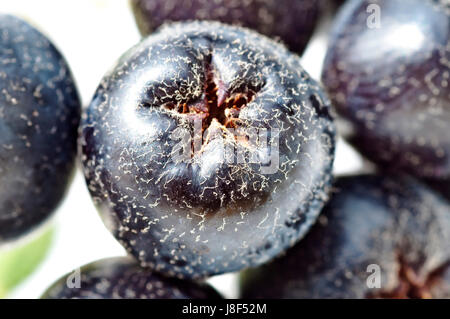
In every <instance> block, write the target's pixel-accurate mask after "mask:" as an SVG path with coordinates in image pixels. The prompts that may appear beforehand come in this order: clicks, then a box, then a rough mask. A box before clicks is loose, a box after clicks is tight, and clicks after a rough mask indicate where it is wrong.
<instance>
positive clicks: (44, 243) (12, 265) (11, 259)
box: [0, 227, 54, 299]
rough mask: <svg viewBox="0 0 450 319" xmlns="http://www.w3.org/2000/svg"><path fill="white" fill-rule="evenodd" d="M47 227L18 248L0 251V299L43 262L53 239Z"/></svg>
mask: <svg viewBox="0 0 450 319" xmlns="http://www.w3.org/2000/svg"><path fill="white" fill-rule="evenodd" d="M53 233H54V231H53V228H52V227H49V229H48V230H45V231H44V232H43V233H42V234H40V235H39V236H38V237H37V238H34V239H32V240H31V241H27V242H26V243H24V244H21V245H20V246H18V247H14V248H11V249H9V250H6V251H0V299H1V298H4V297H5V296H6V295H7V293H8V292H10V291H11V289H13V288H14V287H16V286H17V285H18V284H20V283H21V282H22V281H23V280H24V279H26V278H27V277H28V276H29V275H30V274H32V273H33V271H34V270H35V269H36V268H37V266H39V264H40V263H41V262H42V261H43V260H44V258H45V256H46V254H47V252H48V250H49V248H50V245H51V243H52V239H53Z"/></svg>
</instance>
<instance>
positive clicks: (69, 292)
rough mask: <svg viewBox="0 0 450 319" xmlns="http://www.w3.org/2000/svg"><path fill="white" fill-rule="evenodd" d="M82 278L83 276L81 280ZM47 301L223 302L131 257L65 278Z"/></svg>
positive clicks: (92, 266) (86, 268)
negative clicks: (145, 266)
mask: <svg viewBox="0 0 450 319" xmlns="http://www.w3.org/2000/svg"><path fill="white" fill-rule="evenodd" d="M77 276H79V277H77ZM42 298H43V299H220V298H221V296H220V295H219V294H218V293H217V292H216V291H215V290H214V289H213V288H212V287H210V286H208V285H206V284H197V283H193V282H189V281H181V280H179V279H173V278H172V279H170V278H165V277H162V276H161V275H158V274H156V273H153V272H152V271H151V270H149V269H143V268H141V267H140V266H139V265H138V264H137V263H136V261H135V260H134V259H132V258H130V257H116V258H108V259H102V260H99V261H96V262H93V263H90V264H88V265H85V266H83V267H81V268H80V270H79V272H78V273H77V272H74V273H72V274H69V275H67V276H64V277H63V278H61V279H60V280H58V281H57V282H56V283H54V284H53V285H52V286H51V287H50V288H49V289H48V290H47V291H46V292H45V293H44V295H43V296H42Z"/></svg>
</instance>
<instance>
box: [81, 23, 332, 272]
mask: <svg viewBox="0 0 450 319" xmlns="http://www.w3.org/2000/svg"><path fill="white" fill-rule="evenodd" d="M334 134H335V132H334V126H333V123H332V119H331V117H330V115H329V103H328V100H327V98H326V97H325V96H324V94H323V92H322V91H321V88H320V87H319V86H318V84H317V83H316V82H315V81H314V80H312V79H311V78H310V77H309V76H308V74H307V73H306V72H305V71H303V69H302V67H301V66H300V64H299V58H298V56H296V55H294V54H291V53H290V52H289V51H287V50H286V49H285V48H284V47H283V46H281V45H279V44H277V43H276V42H274V41H272V40H270V39H268V38H266V37H263V36H261V35H259V34H257V33H255V32H252V31H249V30H246V29H242V28H238V27H232V26H227V25H223V24H220V23H212V22H193V23H178V24H177V23H175V24H171V25H170V26H168V27H166V28H163V29H161V31H159V32H158V33H156V34H154V35H152V36H150V37H148V38H146V39H145V40H143V42H141V43H140V44H138V45H137V46H135V47H134V48H132V49H131V50H130V51H129V52H127V53H125V54H124V56H123V57H122V58H121V60H120V61H119V62H118V63H117V65H116V67H115V68H114V69H113V70H112V71H111V72H110V73H109V74H108V75H107V76H106V77H105V78H104V79H103V81H102V82H101V84H100V86H99V88H98V90H97V93H96V95H95V97H94V99H93V101H92V102H91V104H90V106H89V107H88V109H87V111H86V115H85V116H84V118H83V123H82V152H83V166H84V172H85V176H86V180H87V183H88V187H89V190H90V192H91V195H92V196H93V198H94V201H95V203H96V204H97V207H98V208H99V210H100V212H101V215H102V217H103V218H104V221H105V223H106V225H107V226H108V227H109V228H110V229H111V230H112V232H113V233H114V235H115V236H116V237H117V238H118V239H119V241H120V242H121V243H122V245H123V246H124V247H125V248H126V249H127V250H128V251H129V252H130V253H131V254H133V255H134V256H135V257H137V258H138V259H139V260H140V261H141V264H142V265H143V266H150V267H152V268H153V269H156V270H157V271H160V272H163V273H165V274H166V275H169V276H178V277H189V278H199V277H206V276H209V275H214V274H220V273H224V272H230V271H237V270H239V269H242V268H245V267H247V266H256V265H259V264H261V263H264V262H266V261H268V260H269V259H271V258H272V257H274V256H276V255H278V254H279V253H280V252H282V251H283V250H284V249H286V248H287V247H289V246H291V245H293V244H294V243H295V242H297V241H298V240H299V239H300V238H301V237H302V236H303V235H304V234H305V233H306V232H307V231H308V229H309V228H310V225H311V224H313V222H314V221H315V219H316V217H317V215H318V213H319V211H320V210H321V208H322V206H323V203H324V201H326V199H327V194H328V189H329V186H330V180H331V168H332V163H333V158H334V144H335V141H334ZM180 154H184V155H183V156H180Z"/></svg>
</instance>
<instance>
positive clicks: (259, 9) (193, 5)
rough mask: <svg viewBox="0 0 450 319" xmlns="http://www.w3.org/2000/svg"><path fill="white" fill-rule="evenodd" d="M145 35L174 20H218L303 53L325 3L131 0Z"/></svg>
mask: <svg viewBox="0 0 450 319" xmlns="http://www.w3.org/2000/svg"><path fill="white" fill-rule="evenodd" d="M130 3H131V7H132V9H133V12H134V15H135V18H136V23H137V25H138V27H139V30H140V32H141V34H142V35H144V36H146V35H149V34H150V33H152V32H153V31H154V30H155V29H156V28H158V27H159V26H161V25H162V24H164V23H166V22H170V21H187V20H215V21H220V22H223V23H228V24H233V25H239V26H243V27H247V28H250V29H253V30H255V31H258V32H260V33H261V34H264V35H266V36H269V37H272V38H279V39H281V40H282V41H283V42H284V43H285V44H286V45H287V46H288V47H289V49H290V50H292V51H294V52H297V53H302V52H303V50H304V49H305V47H306V44H307V43H308V41H309V39H310V38H311V36H312V34H313V31H314V29H315V27H316V25H317V22H318V20H319V17H320V16H321V11H322V9H323V8H322V4H321V0H250V1H229V0H215V1H204V0H188V1H186V0H183V1H181V0H131V1H130Z"/></svg>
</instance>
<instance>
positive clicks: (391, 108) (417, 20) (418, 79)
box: [322, 0, 450, 181]
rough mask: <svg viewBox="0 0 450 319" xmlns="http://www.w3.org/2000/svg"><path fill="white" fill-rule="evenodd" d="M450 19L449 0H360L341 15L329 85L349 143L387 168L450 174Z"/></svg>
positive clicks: (325, 80) (328, 62) (429, 174)
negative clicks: (378, 20) (378, 17)
mask: <svg viewBox="0 0 450 319" xmlns="http://www.w3.org/2000/svg"><path fill="white" fill-rule="evenodd" d="M369 5H371V6H370V7H369ZM374 6H375V7H374ZM377 8H378V9H377ZM405 8H408V9H405ZM367 10H369V12H367ZM377 12H379V13H380V24H379V28H377V24H376V22H377V19H376V18H377ZM449 25H450V5H449V4H448V1H444V0H436V1H430V0H380V1H377V2H376V3H374V2H373V1H362V0H353V1H348V2H347V3H346V4H345V5H344V7H343V8H342V10H341V11H340V14H339V15H338V18H337V21H336V22H335V24H334V27H333V33H332V36H331V40H330V45H329V49H328V53H327V56H326V61H325V65H324V72H323V75H322V79H323V83H324V85H325V86H326V88H327V90H328V92H329V94H330V98H331V100H332V102H333V105H334V106H335V107H336V110H337V112H338V113H339V114H340V115H341V116H342V118H343V119H344V122H345V125H346V126H345V129H344V130H343V131H347V133H346V135H347V138H348V139H349V141H350V142H351V143H352V144H353V145H354V146H356V147H357V148H358V150H359V151H360V152H361V153H362V154H363V155H364V156H366V157H367V158H369V159H371V160H373V161H374V162H376V163H378V164H379V165H380V166H382V167H384V168H389V169H391V170H392V171H398V170H401V171H405V172H408V173H410V174H412V175H415V176H417V177H421V178H431V179H438V180H443V179H444V180H447V181H448V180H449V179H450V135H449V134H448V127H449V118H450V103H449V101H450V85H449V82H450V27H449Z"/></svg>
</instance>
